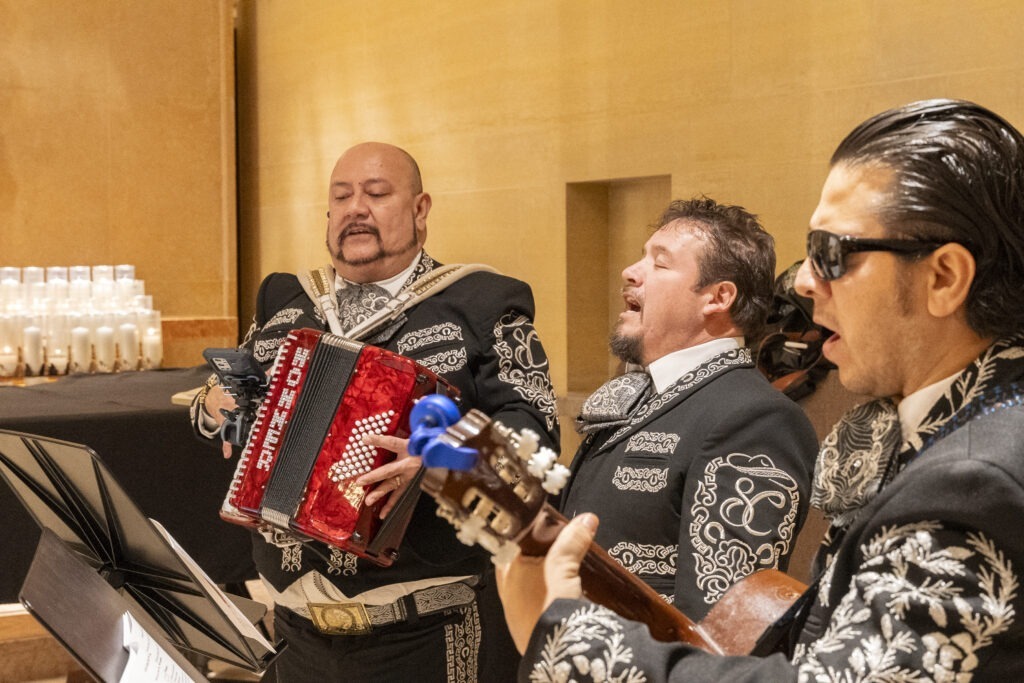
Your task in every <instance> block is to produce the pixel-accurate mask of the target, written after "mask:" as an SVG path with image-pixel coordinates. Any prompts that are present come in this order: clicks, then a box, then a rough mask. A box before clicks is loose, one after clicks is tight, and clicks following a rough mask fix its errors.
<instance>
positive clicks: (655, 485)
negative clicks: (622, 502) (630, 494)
mask: <svg viewBox="0 0 1024 683" xmlns="http://www.w3.org/2000/svg"><path fill="white" fill-rule="evenodd" d="M612 484H613V485H614V486H615V488H617V489H618V490H620V491H643V492H644V493H657V492H658V491H660V490H662V489H663V488H665V487H666V486H667V485H668V468H667V467H623V466H621V465H619V466H618V467H616V468H615V476H613V477H612Z"/></svg>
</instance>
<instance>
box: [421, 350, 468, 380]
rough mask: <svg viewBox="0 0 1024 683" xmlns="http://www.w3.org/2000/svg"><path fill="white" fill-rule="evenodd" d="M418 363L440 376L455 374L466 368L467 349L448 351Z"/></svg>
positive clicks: (422, 359)
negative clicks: (449, 373)
mask: <svg viewBox="0 0 1024 683" xmlns="http://www.w3.org/2000/svg"><path fill="white" fill-rule="evenodd" d="M417 362H418V363H419V364H420V365H423V366H425V367H428V368H430V369H431V370H433V371H434V372H436V373H437V374H439V375H443V374H445V373H448V372H455V371H456V370H461V369H462V368H464V367H466V349H465V348H459V349H447V350H445V351H440V352H438V353H435V354H433V355H431V356H427V357H426V358H420V359H419V360H418V361H417Z"/></svg>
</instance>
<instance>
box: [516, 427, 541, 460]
mask: <svg viewBox="0 0 1024 683" xmlns="http://www.w3.org/2000/svg"><path fill="white" fill-rule="evenodd" d="M539 445H540V435H539V434H537V432H535V431H533V430H532V429H523V430H521V431H520V432H519V443H518V444H516V455H518V456H519V457H520V458H522V459H523V460H526V459H528V458H529V457H530V456H531V455H533V454H534V453H535V452H536V451H537V447H538V446H539Z"/></svg>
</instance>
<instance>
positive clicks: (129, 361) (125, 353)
mask: <svg viewBox="0 0 1024 683" xmlns="http://www.w3.org/2000/svg"><path fill="white" fill-rule="evenodd" d="M119 330H120V336H119V338H118V344H119V351H120V357H121V362H120V364H119V365H118V367H119V368H120V369H121V370H135V369H137V368H138V367H139V327H138V325H136V324H135V323H122V324H121V327H120V328H119Z"/></svg>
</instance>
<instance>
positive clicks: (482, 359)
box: [460, 278, 558, 447]
mask: <svg viewBox="0 0 1024 683" xmlns="http://www.w3.org/2000/svg"><path fill="white" fill-rule="evenodd" d="M460 284H461V283H460ZM478 286H484V287H486V288H487V289H488V291H489V294H488V296H487V298H486V300H485V301H484V300H481V301H480V303H479V305H478V306H477V308H476V316H474V317H476V318H477V321H478V322H477V323H476V325H475V327H474V329H473V336H474V345H478V346H477V348H478V350H479V354H480V355H479V357H478V358H475V359H473V360H472V361H471V362H470V366H471V368H470V369H471V370H472V371H473V375H474V383H475V385H476V387H475V388H476V395H477V401H478V405H477V406H476V407H477V408H479V409H481V410H483V411H484V412H485V413H487V414H489V415H491V416H492V417H494V418H495V419H497V420H500V421H501V422H503V423H504V424H506V425H508V426H509V427H512V428H514V429H523V428H529V429H532V430H534V431H536V432H538V433H540V434H541V435H542V437H546V438H544V439H543V440H544V441H549V442H551V443H550V445H554V446H555V447H557V444H558V417H557V412H556V405H555V392H554V389H553V388H552V386H551V378H550V376H549V374H548V373H549V364H548V357H547V354H546V353H545V352H544V347H543V345H542V344H541V341H540V337H539V336H538V335H537V330H536V328H534V325H533V296H532V294H531V293H530V289H529V287H527V286H526V284H525V283H522V282H519V281H517V280H511V279H510V278H501V279H500V280H494V279H493V278H488V279H486V280H484V279H481V282H480V283H479V285H478ZM488 308H489V309H490V310H486V309H488Z"/></svg>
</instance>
